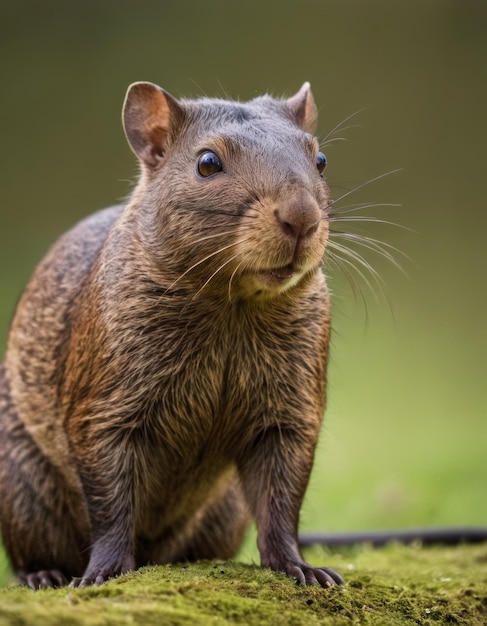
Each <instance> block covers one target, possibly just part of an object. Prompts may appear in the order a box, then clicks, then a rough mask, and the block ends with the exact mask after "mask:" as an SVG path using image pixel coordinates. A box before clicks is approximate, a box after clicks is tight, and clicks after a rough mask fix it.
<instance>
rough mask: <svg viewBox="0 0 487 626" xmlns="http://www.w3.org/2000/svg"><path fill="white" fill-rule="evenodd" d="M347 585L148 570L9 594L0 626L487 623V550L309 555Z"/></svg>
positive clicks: (234, 570)
mask: <svg viewBox="0 0 487 626" xmlns="http://www.w3.org/2000/svg"><path fill="white" fill-rule="evenodd" d="M307 557H308V558H309V560H310V561H312V562H313V563H322V564H327V565H330V566H332V567H335V568H336V569H337V570H338V571H340V572H342V573H343V574H344V575H345V576H346V578H347V583H348V584H347V585H346V586H345V587H336V588H333V589H329V590H324V589H321V588H318V587H297V586H296V585H295V584H294V583H293V581H291V580H289V579H287V578H286V577H284V576H282V575H276V574H273V573H271V572H269V571H267V570H263V569H261V568H259V567H256V566H253V565H246V564H241V563H234V562H225V563H223V562H214V561H212V562H201V563H197V564H191V565H183V566H181V565H178V566H176V565H172V566H171V565H170V566H166V567H147V568H144V569H142V570H141V571H139V572H135V573H132V574H128V575H126V576H122V577H120V578H118V579H116V580H112V581H110V582H109V583H107V584H105V585H102V586H101V587H90V588H87V589H59V590H42V591H39V592H33V591H30V590H29V589H25V588H22V587H19V586H16V585H11V586H9V587H7V588H4V589H0V625H1V626H4V625H7V624H8V625H15V626H23V625H27V624H28V625H31V624H32V625H33V624H35V625H36V626H47V625H49V626H57V625H59V626H60V625H61V624H62V625H63V626H66V625H67V626H77V625H81V624H86V625H88V626H98V625H100V626H101V625H103V626H111V625H112V624H113V625H115V624H116V625H124V624H140V625H142V624H144V625H149V626H150V625H151V624H158V625H160V624H164V625H169V626H180V625H183V624H194V625H196V626H198V625H200V624H201V625H202V626H203V625H209V626H212V625H215V626H217V625H224V624H242V625H252V624H256V625H257V624H258V625H259V626H274V625H276V626H277V625H279V626H281V625H290V626H298V625H305V624H306V625H307V626H313V625H315V624H316V625H318V624H323V625H325V626H326V625H334V626H340V625H342V624H343V625H345V624H346V625H348V624H381V625H382V624H397V625H409V624H419V625H424V626H430V625H440V624H466V625H467V624H468V625H469V626H480V625H481V624H482V625H483V624H485V623H487V572H486V564H487V546H474V547H472V546H462V547H458V548H450V549H447V548H431V549H420V548H419V547H405V546H389V547H387V548H385V549H383V550H373V549H369V548H367V547H363V546H362V547H360V548H355V549H350V550H343V551H340V552H335V553H331V552H328V551H326V550H324V549H321V548H315V549H313V550H310V551H309V552H308V554H307Z"/></svg>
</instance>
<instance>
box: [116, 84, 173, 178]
mask: <svg viewBox="0 0 487 626" xmlns="http://www.w3.org/2000/svg"><path fill="white" fill-rule="evenodd" d="M177 106H178V104H177V102H176V101H175V100H174V99H173V98H172V96H170V95H169V94H166V93H165V92H164V91H163V90H162V89H161V88H160V87H157V85H153V84H152V83H135V84H134V85H132V86H131V87H130V88H129V90H128V92H127V97H126V100H125V106H124V116H123V117H124V127H125V133H126V135H127V139H128V141H129V143H130V146H131V148H132V150H133V151H134V152H135V154H136V155H137V156H138V157H139V158H140V159H141V160H142V161H144V163H145V164H146V165H148V166H149V167H154V166H156V165H157V164H158V163H159V161H160V160H161V158H162V157H163V156H164V153H165V146H166V142H167V138H168V134H169V127H170V123H171V107H177Z"/></svg>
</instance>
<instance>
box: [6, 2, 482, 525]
mask: <svg viewBox="0 0 487 626" xmlns="http://www.w3.org/2000/svg"><path fill="white" fill-rule="evenodd" d="M0 55H1V63H0V77H1V99H0V125H1V129H0V132H1V134H0V136H1V138H2V141H1V148H0V176H1V184H0V352H1V353H3V349H4V345H5V340H6V335H7V328H8V323H9V320H10V317H11V315H12V312H13V309H14V306H15V302H16V300H17V298H18V296H19V294H20V292H21V290H22V288H23V285H24V284H25V282H26V280H27V279H28V277H29V275H30V273H31V271H32V269H33V267H34V266H35V264H36V262H37V261H38V260H39V259H40V258H41V256H42V255H43V254H44V252H45V250H46V249H47V247H48V246H49V245H50V244H51V243H52V242H53V241H54V240H55V239H56V237H57V236H59V235H60V234H61V233H62V232H63V231H64V230H66V229H67V228H68V227H69V226H70V225H72V224H73V223H74V222H75V221H76V220H78V219H80V218H81V217H83V216H84V215H86V214H88V213H90V212H92V211H94V210H96V209H99V208H101V207H104V206H106V205H109V204H111V203H114V202H118V201H119V200H121V199H123V198H124V197H126V195H127V194H128V192H129V190H130V188H131V185H132V183H133V181H134V180H135V178H136V174H137V167H136V164H135V160H134V158H133V156H132V153H131V152H130V150H129V148H128V146H127V144H126V142H125V139H124V136H123V132H122V128H121V124H120V110H121V105H122V101H123V97H124V93H125V90H126V87H127V85H128V84H129V83H131V82H132V81H135V80H151V81H153V82H157V83H159V84H160V85H162V86H164V87H165V88H166V89H167V90H169V91H170V92H172V93H173V94H174V95H176V96H188V97H189V96H199V95H203V94H207V95H216V96H222V95H224V94H229V95H231V96H232V97H234V98H240V99H243V100H245V99H249V98H252V97H254V96H255V95H257V94H260V93H262V92H265V91H269V92H271V93H273V94H276V95H281V94H288V95H291V94H293V93H294V92H295V91H297V89H298V88H299V87H300V86H301V84H302V83H303V81H305V80H309V81H311V84H312V88H313V92H314V95H315V98H316V101H317V103H318V106H319V109H320V119H319V134H320V136H321V137H325V135H326V134H327V133H328V132H329V131H330V130H332V129H333V128H334V127H335V126H336V125H337V124H338V123H340V122H341V121H342V120H344V119H345V118H346V117H347V116H349V115H351V114H353V113H357V112H358V113H357V115H355V116H354V117H353V118H352V119H351V120H350V122H347V123H345V126H349V125H350V124H352V125H354V127H353V128H348V129H346V130H344V131H343V132H339V133H338V134H337V135H336V136H337V137H344V138H346V139H347V141H337V142H334V143H331V144H330V145H329V146H328V147H327V148H326V154H327V156H328V160H329V166H328V169H327V177H328V180H329V183H330V185H331V187H332V190H333V193H334V196H335V197H338V196H340V195H342V194H343V193H346V192H347V191H348V190H351V189H353V188H354V187H356V186H357V185H360V184H361V183H363V182H364V181H367V180H368V179H370V178H373V177H375V176H378V175H380V174H383V173H385V172H387V171H389V170H393V169H395V168H403V171H402V172H401V173H398V174H393V175H391V176H387V177H386V178H384V179H382V180H380V181H378V182H376V183H372V184H371V185H369V186H366V187H364V188H362V189H359V190H358V191H356V192H355V193H353V194H351V195H350V196H349V197H347V198H346V199H344V201H343V202H342V203H341V204H342V206H343V205H349V204H351V203H369V202H370V203H372V202H375V203H398V204H400V205H401V206H400V207H376V208H370V209H368V210H364V211H362V214H363V215H375V216H378V217H380V218H382V219H390V220H392V221H394V222H397V223H399V224H401V225H403V226H406V227H408V228H409V229H412V231H413V232H410V231H408V230H404V229H400V228H394V227H388V226H384V225H380V224H373V223H370V224H365V223H364V224H360V223H356V224H353V223H346V224H345V225H346V226H347V227H349V229H350V230H353V231H354V232H358V231H360V232H365V233H366V234H367V235H369V236H372V237H377V238H379V239H381V240H383V241H385V242H387V243H389V244H391V245H393V246H395V247H397V248H399V249H400V250H402V251H403V252H404V253H406V254H407V255H409V257H410V258H411V259H412V261H411V262H409V261H407V260H404V259H401V257H400V256H399V257H398V260H399V261H400V262H401V264H402V265H403V267H404V269H405V270H406V271H407V273H408V274H409V278H405V277H404V276H403V275H402V274H401V273H400V272H399V271H398V270H397V269H395V268H394V267H392V266H391V265H390V264H389V263H387V262H385V261H384V260H383V259H381V258H380V257H379V256H377V255H374V254H373V253H372V252H370V251H367V250H364V251H363V252H364V256H366V258H367V260H368V261H369V262H371V263H372V264H373V266H374V267H375V268H376V269H377V271H378V272H379V273H380V275H381V276H382V277H383V278H384V281H385V282H386V284H387V293H388V298H389V300H390V302H391V307H389V304H388V301H387V298H385V297H384V296H380V295H379V297H378V298H374V296H373V294H372V293H371V292H370V290H368V289H367V287H366V286H365V285H363V286H364V289H365V292H366V300H367V307H366V308H365V307H364V306H363V304H362V303H361V301H360V298H358V299H354V296H353V292H352V289H351V288H350V286H349V285H348V284H347V281H346V279H344V277H343V275H341V274H340V272H338V271H336V270H334V269H333V268H332V267H331V266H330V267H329V273H330V284H331V286H332V289H333V292H334V329H335V335H334V339H333V347H332V356H331V364H330V384H329V404H328V412H327V420H326V424H325V428H324V430H323V436H322V439H321V443H320V448H319V451H318V454H317V458H316V467H315V471H314V474H313V479H312V482H311V485H310V488H309V492H308V497H307V499H306V503H305V506H304V508H303V513H302V527H303V528H308V529H323V530H324V529H330V530H345V529H348V528H350V529H352V528H354V529H358V528H384V527H391V526H421V525H432V524H436V525H441V524H463V523H468V524H485V523H486V522H487V519H486V517H487V498H486V497H485V496H486V493H485V491H486V483H487V463H486V461H485V458H486V450H487V436H486V435H487V426H486V395H487V393H486V390H487V381H486V366H487V330H486V328H487V326H486V317H487V293H486V286H487V284H486V270H487V261H486V256H487V255H486V242H487V239H486V229H487V205H486V201H485V183H486V179H487V176H486V175H487V168H486V152H487V115H486V112H487V3H486V2H485V1H484V0H478V1H474V0H462V1H461V2H460V1H459V0H428V1H427V2H425V1H424V0H408V1H407V2H405V1H403V2H400V1H399V0H369V1H367V2H363V1H361V0H316V1H315V0H301V1H300V2H290V1H288V0H280V1H279V2H263V1H262V0H261V1H259V2H257V1H255V0H246V1H245V2H233V1H230V0H227V1H223V0H213V1H212V2H206V3H202V2H189V1H187V0H179V1H178V2H163V1H157V2H156V1H154V0H145V1H144V2H134V1H124V0H116V1H115V0H111V1H109V0H97V1H96V2H94V1H93V0H84V1H83V2H60V1H58V2H53V1H51V0H44V1H43V2H34V1H32V2H27V1H22V0H15V1H13V0H2V3H1V5H0ZM357 280H358V282H362V284H363V281H360V279H359V278H358V277H357ZM391 308H392V312H391Z"/></svg>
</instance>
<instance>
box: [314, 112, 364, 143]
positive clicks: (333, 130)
mask: <svg viewBox="0 0 487 626" xmlns="http://www.w3.org/2000/svg"><path fill="white" fill-rule="evenodd" d="M362 111H364V109H359V110H358V111H355V113H351V114H350V115H348V116H347V117H346V118H345V119H343V120H342V121H341V122H338V124H337V125H336V126H335V127H334V128H332V129H331V130H330V131H328V133H327V134H326V135H325V138H324V139H323V142H325V141H326V140H327V139H328V137H330V136H331V135H333V133H336V132H337V131H338V130H340V129H343V125H344V124H346V123H347V122H348V120H351V119H352V117H355V116H356V115H358V114H359V113H362ZM356 126H357V125H356ZM349 128H351V127H349Z"/></svg>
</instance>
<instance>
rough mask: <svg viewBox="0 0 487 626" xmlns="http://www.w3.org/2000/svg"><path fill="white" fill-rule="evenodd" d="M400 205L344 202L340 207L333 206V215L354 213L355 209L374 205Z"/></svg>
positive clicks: (359, 209) (358, 209)
mask: <svg viewBox="0 0 487 626" xmlns="http://www.w3.org/2000/svg"><path fill="white" fill-rule="evenodd" d="M383 206H386V207H401V206H402V205H401V204H396V203H393V202H367V203H366V204H345V205H344V206H341V207H335V206H334V207H333V210H334V211H336V213H335V215H343V214H345V213H354V212H355V211H361V210H362V209H371V208H375V207H383Z"/></svg>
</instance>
